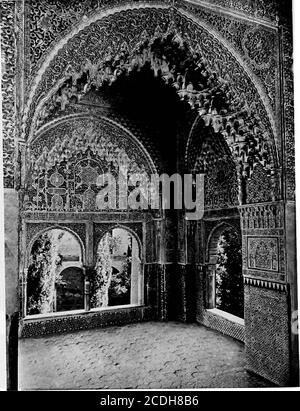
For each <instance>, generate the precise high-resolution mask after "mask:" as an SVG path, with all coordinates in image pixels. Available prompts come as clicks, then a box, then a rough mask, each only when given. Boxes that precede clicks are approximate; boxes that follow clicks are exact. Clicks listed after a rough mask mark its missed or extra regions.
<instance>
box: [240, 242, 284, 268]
mask: <svg viewBox="0 0 300 411" xmlns="http://www.w3.org/2000/svg"><path fill="white" fill-rule="evenodd" d="M278 259H279V253H278V238H276V237H274V238H263V237H248V268H250V269H257V270H267V271H278V268H279V264H278Z"/></svg>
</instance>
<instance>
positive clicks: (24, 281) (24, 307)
mask: <svg viewBox="0 0 300 411" xmlns="http://www.w3.org/2000/svg"><path fill="white" fill-rule="evenodd" d="M27 275H28V269H27V268H26V269H24V271H23V275H22V274H21V276H22V317H23V318H24V317H26V315H27Z"/></svg>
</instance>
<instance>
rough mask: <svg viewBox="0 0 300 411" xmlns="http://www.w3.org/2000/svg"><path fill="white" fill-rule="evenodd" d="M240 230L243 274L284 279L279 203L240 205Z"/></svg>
mask: <svg viewBox="0 0 300 411" xmlns="http://www.w3.org/2000/svg"><path fill="white" fill-rule="evenodd" d="M240 212H241V219H242V233H243V272H244V276H246V277H247V278H254V279H261V280H268V281H276V282H285V281H286V251H285V234H284V230H283V226H284V221H283V216H284V213H283V204H282V203H266V204H260V205H253V206H247V207H246V206H245V207H241V208H240Z"/></svg>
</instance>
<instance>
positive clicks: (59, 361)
mask: <svg viewBox="0 0 300 411" xmlns="http://www.w3.org/2000/svg"><path fill="white" fill-rule="evenodd" d="M244 366H245V358H244V350H243V345H242V344H241V343H239V342H237V341H235V340H233V339H231V338H229V337H226V336H224V335H222V334H219V333H217V332H215V331H212V330H209V329H206V328H204V327H201V326H199V325H196V324H195V325H194V324H193V325H191V324H182V323H157V322H151V323H141V324H130V325H126V326H122V327H111V328H105V329H94V330H88V331H80V332H76V333H72V334H62V335H55V336H49V337H41V338H30V339H22V340H20V344H19V389H20V390H39V389H50V390H53V389H58V390H67V389H76V390H81V389H105V388H106V389H139V388H145V389H150V388H162V389H163V388H166V389H167V388H169V389H176V388H247V387H267V386H268V383H266V382H265V381H263V380H261V379H259V378H257V377H255V376H253V375H250V374H248V373H247V372H246V371H245V370H244ZM269 386H270V385H269Z"/></svg>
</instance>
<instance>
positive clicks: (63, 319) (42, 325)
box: [19, 307, 156, 338]
mask: <svg viewBox="0 0 300 411" xmlns="http://www.w3.org/2000/svg"><path fill="white" fill-rule="evenodd" d="M154 319H156V312H155V310H154V309H153V308H151V307H129V308H121V309H116V310H114V309H111V310H101V311H100V310H99V311H89V312H78V313H72V314H68V313H62V314H61V315H57V314H55V315H53V316H49V317H43V318H42V317H41V318H33V319H31V318H26V319H23V320H21V322H20V327H19V335H20V337H21V338H29V337H39V336H42V335H49V334H60V333H67V332H73V331H78V330H88V329H92V328H98V327H107V326H114V325H124V324H129V323H136V322H142V321H150V320H154Z"/></svg>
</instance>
